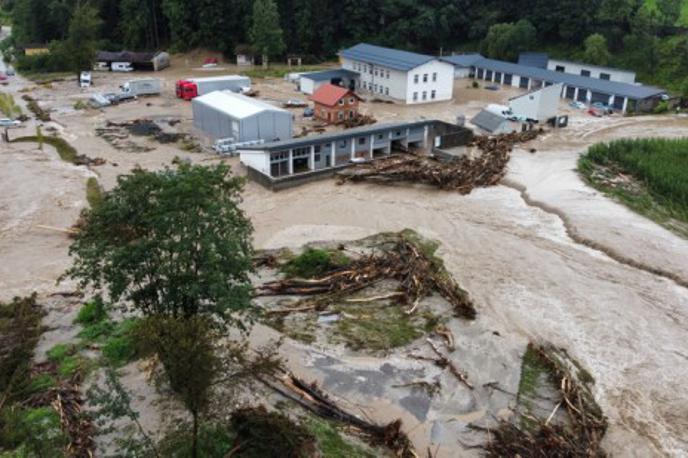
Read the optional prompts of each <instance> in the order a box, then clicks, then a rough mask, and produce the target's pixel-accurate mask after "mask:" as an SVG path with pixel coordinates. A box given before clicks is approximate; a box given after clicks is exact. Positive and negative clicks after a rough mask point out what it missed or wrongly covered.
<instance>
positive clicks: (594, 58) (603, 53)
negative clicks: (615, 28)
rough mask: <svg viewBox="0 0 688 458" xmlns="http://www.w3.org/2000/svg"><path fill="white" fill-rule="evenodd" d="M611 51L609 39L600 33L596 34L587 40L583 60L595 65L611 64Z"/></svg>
mask: <svg viewBox="0 0 688 458" xmlns="http://www.w3.org/2000/svg"><path fill="white" fill-rule="evenodd" d="M609 57H610V56H609V49H607V39H606V38H604V36H603V35H601V34H599V33H594V34H592V35H590V36H589V37H588V38H586V39H585V52H584V53H583V59H584V60H585V62H588V63H590V64H593V65H608V64H609Z"/></svg>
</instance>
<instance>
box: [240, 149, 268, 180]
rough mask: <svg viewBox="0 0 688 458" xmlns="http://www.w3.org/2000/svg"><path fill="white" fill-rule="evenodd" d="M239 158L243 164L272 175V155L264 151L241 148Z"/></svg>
mask: <svg viewBox="0 0 688 458" xmlns="http://www.w3.org/2000/svg"><path fill="white" fill-rule="evenodd" d="M239 158H240V161H241V163H242V164H244V165H245V166H247V167H250V168H253V169H255V170H257V171H259V172H260V173H263V174H265V175H270V155H269V154H265V153H264V152H263V151H253V150H239Z"/></svg>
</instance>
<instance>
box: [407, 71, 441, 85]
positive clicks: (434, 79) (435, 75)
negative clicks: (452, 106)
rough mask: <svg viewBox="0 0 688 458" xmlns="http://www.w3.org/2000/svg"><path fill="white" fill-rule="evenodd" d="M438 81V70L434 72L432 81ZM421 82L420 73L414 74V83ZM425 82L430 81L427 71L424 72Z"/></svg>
mask: <svg viewBox="0 0 688 458" xmlns="http://www.w3.org/2000/svg"><path fill="white" fill-rule="evenodd" d="M436 81H437V72H433V74H432V82H433V83H434V82H436ZM419 82H420V74H415V75H413V83H414V84H418V83H419ZM423 82H424V83H427V82H428V74H427V73H423Z"/></svg>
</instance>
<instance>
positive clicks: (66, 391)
mask: <svg viewBox="0 0 688 458" xmlns="http://www.w3.org/2000/svg"><path fill="white" fill-rule="evenodd" d="M83 405H84V399H83V397H82V396H81V391H80V389H79V385H77V384H76V383H64V384H62V385H61V386H60V387H58V388H57V389H56V390H55V399H54V400H53V402H52V406H53V408H54V409H55V410H56V411H57V413H58V414H59V415H60V423H61V424H62V430H63V431H65V432H66V433H67V435H68V436H69V444H68V445H67V455H68V456H71V457H75V458H92V457H93V451H94V450H95V444H94V442H93V433H94V431H93V423H92V422H91V420H90V418H89V416H88V415H85V414H84V413H83V412H82V406H83Z"/></svg>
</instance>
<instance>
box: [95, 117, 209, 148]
mask: <svg viewBox="0 0 688 458" xmlns="http://www.w3.org/2000/svg"><path fill="white" fill-rule="evenodd" d="M167 123H168V125H170V126H173V125H174V120H171V121H170V120H168V121H167ZM96 135H98V136H99V137H102V138H103V139H104V140H105V141H107V142H108V143H110V144H111V145H112V146H114V147H115V148H117V149H119V150H126V151H130V152H134V153H145V152H148V151H153V150H154V149H155V148H153V147H151V146H148V145H139V144H137V143H135V142H133V141H131V139H130V136H131V135H134V136H137V137H149V138H153V139H154V140H156V141H157V142H158V143H162V144H169V143H180V144H181V146H182V148H183V149H185V150H187V151H195V150H197V149H198V145H197V144H196V143H195V142H194V140H193V137H191V135H189V134H186V133H178V132H165V131H163V130H162V128H161V127H160V126H159V125H158V124H157V123H156V122H155V121H152V120H150V119H134V120H133V121H125V122H114V121H108V122H107V123H106V124H105V127H100V128H97V129H96Z"/></svg>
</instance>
